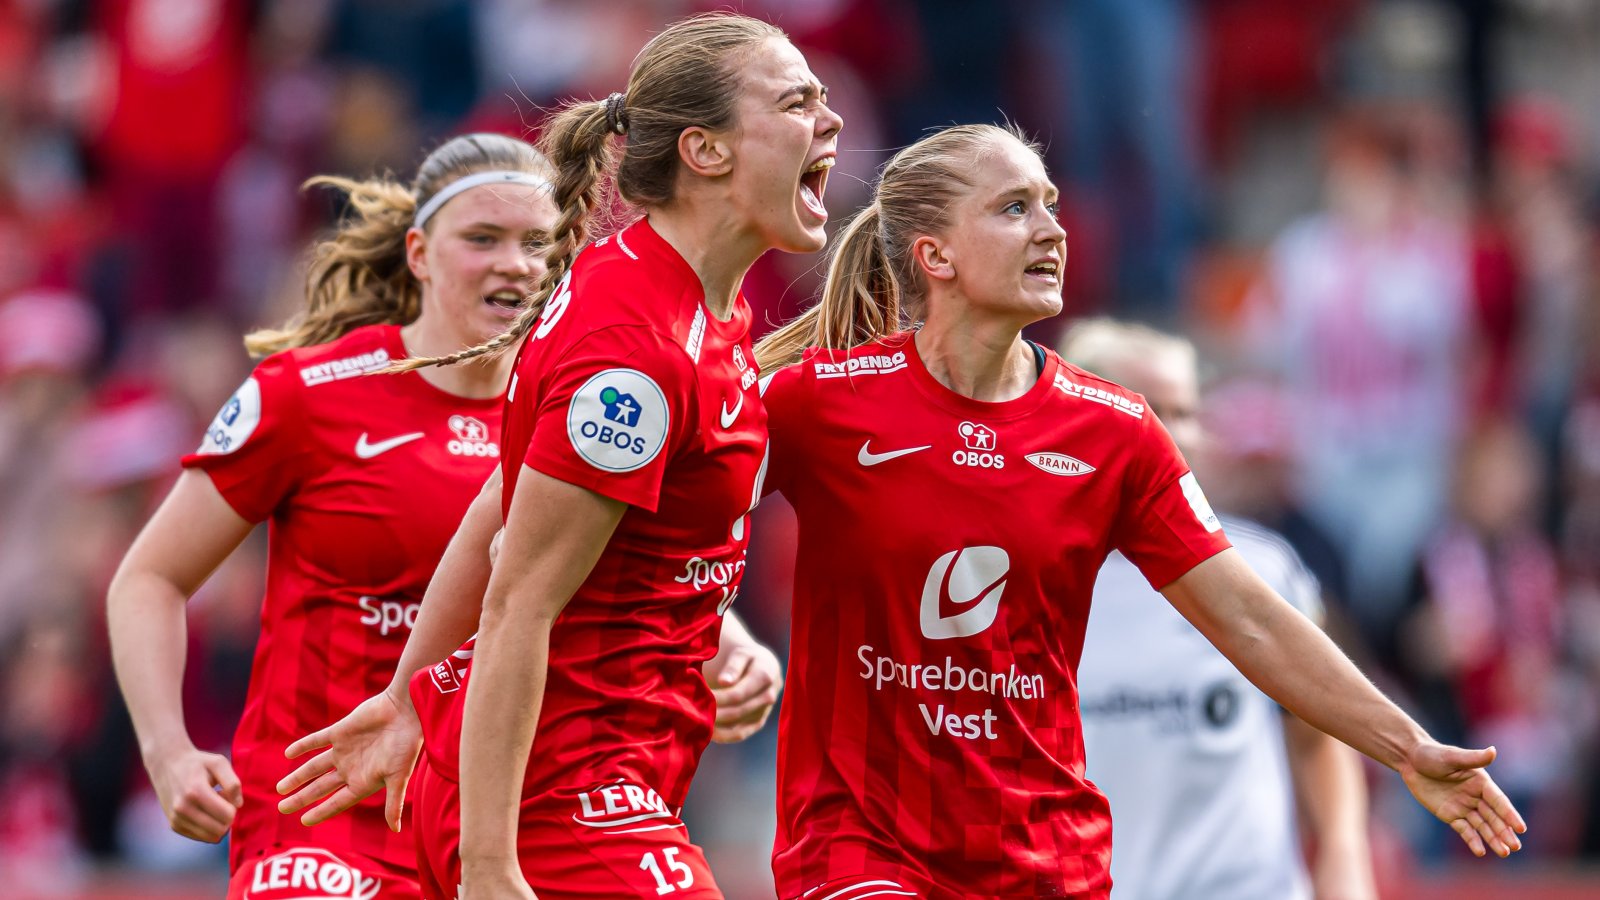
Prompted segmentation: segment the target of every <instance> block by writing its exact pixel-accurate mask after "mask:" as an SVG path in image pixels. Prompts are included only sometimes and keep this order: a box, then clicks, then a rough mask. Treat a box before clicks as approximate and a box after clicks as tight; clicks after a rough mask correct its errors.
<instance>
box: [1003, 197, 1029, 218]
mask: <svg viewBox="0 0 1600 900" xmlns="http://www.w3.org/2000/svg"><path fill="white" fill-rule="evenodd" d="M1024 211H1025V209H1024V207H1023V204H1022V201H1021V200H1013V201H1011V202H1010V203H1007V204H1006V208H1005V209H1004V210H1002V212H1005V213H1009V214H1011V215H1016V216H1020V215H1022V213H1023V212H1024Z"/></svg>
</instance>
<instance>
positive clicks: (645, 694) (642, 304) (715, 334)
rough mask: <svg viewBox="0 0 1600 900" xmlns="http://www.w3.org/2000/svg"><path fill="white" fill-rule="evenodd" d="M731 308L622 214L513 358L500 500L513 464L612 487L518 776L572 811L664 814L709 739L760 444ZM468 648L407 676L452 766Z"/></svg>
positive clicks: (672, 808)
mask: <svg viewBox="0 0 1600 900" xmlns="http://www.w3.org/2000/svg"><path fill="white" fill-rule="evenodd" d="M750 320H751V315H750V307H749V305H748V304H746V303H745V301H744V298H742V297H740V298H739V299H738V300H737V302H736V303H735V306H734V310H733V315H732V316H731V317H730V318H729V320H728V321H725V322H723V321H718V320H717V319H716V318H714V317H712V316H711V315H710V314H709V313H708V312H707V310H706V306H705V303H704V300H703V294H702V289H701V285H700V280H699V277H698V276H697V275H696V274H695V272H694V270H693V269H692V268H690V266H689V264H688V263H687V262H686V261H685V260H684V259H683V258H682V257H681V256H679V255H678V253H677V251H676V250H674V249H673V248H672V247H671V245H669V244H668V243H667V242H666V241H665V240H663V239H662V238H661V237H660V236H659V235H658V234H656V232H655V231H654V230H653V229H652V228H651V227H650V224H649V222H648V221H646V220H641V221H639V222H636V223H634V224H633V225H631V226H629V227H628V228H626V229H624V230H623V231H621V232H620V233H618V234H616V235H614V236H612V237H609V238H606V239H605V240H602V241H599V242H597V243H595V244H594V245H593V246H590V247H589V248H587V249H585V250H584V251H583V253H582V254H581V255H580V256H579V258H578V260H577V262H576V263H575V264H574V267H573V270H572V272H571V273H570V275H569V276H568V278H567V279H566V280H565V281H564V282H563V283H562V284H561V286H560V287H559V288H558V290H557V291H556V293H555V295H554V296H553V297H552V298H551V300H550V302H549V305H548V306H547V307H546V309H545V312H544V315H543V316H542V317H541V318H540V320H539V322H538V324H537V325H536V326H535V328H534V330H533V331H532V332H531V333H530V335H529V337H528V340H527V342H526V343H525V344H524V346H523V348H522V351H521V354H520V356H519V358H518V360H517V368H516V371H515V373H514V374H513V375H512V379H511V386H510V388H509V389H508V390H507V393H506V419H505V422H506V431H505V448H506V452H505V460H504V463H503V469H504V474H505V495H504V503H505V507H506V508H507V509H509V507H510V503H511V496H512V492H513V491H515V490H516V486H517V478H518V475H519V474H520V472H521V469H522V466H523V465H527V466H529V467H531V468H533V469H535V470H537V471H539V472H542V473H544V474H547V475H550V476H552V477H555V478H558V479H561V480H562V481H566V482H568V483H571V484H575V485H578V486H580V487H584V488H587V489H589V490H592V491H596V492H598V493H600V494H604V495H605V496H608V497H612V498H615V499H618V500H622V501H624V502H626V503H628V504H629V509H628V511H627V512H626V513H625V514H624V515H623V517H622V521H621V522H620V523H619V524H618V526H617V530H616V532H615V533H614V534H613V536H612V538H611V541H610V543H609V544H607V546H606V548H605V550H604V552H603V553H602V554H601V556H600V559H599V561H598V562H596V563H595V567H594V569H593V571H591V572H590V573H589V577H588V579H587V580H585V581H584V583H583V584H582V585H581V586H580V587H579V588H578V590H577V592H576V593H575V594H574V595H573V597H572V599H571V601H569V602H568V604H567V606H566V608H565V609H564V610H562V612H561V615H560V617H559V618H557V620H556V623H555V627H554V630H553V632H552V633H551V637H550V660H549V675H548V681H547V682H546V687H545V692H544V702H543V705H542V707H541V708H540V715H539V726H538V731H537V733H536V736H535V738H534V744H533V751H532V753H531V755H530V760H529V766H528V772H527V778H526V781H525V784H524V787H523V791H524V796H534V795H537V794H545V793H550V792H555V793H557V794H560V795H561V796H563V797H565V798H566V801H565V805H564V806H563V807H562V809H563V810H565V811H570V815H571V819H572V820H575V821H577V822H579V823H580V824H594V825H600V824H603V823H610V824H616V820H617V819H619V818H626V819H629V820H630V821H642V820H643V819H650V818H656V819H661V820H669V819H670V820H671V821H673V822H675V821H676V818H675V814H676V811H677V810H678V808H679V807H680V806H681V805H682V804H683V800H684V796H685V794H686V793H687V792H688V787H689V780H690V778H691V777H692V776H693V775H694V770H695V767H696V765H698V763H699V759H700V754H701V751H703V750H704V749H705V745H706V744H707V743H708V742H709V740H710V737H711V726H712V722H713V721H714V718H715V704H714V701H713V699H712V696H711V691H710V688H709V687H708V686H707V685H706V682H705V677H704V676H703V675H702V674H701V672H700V665H701V663H703V662H704V661H706V660H707V659H710V658H711V657H712V656H713V655H714V654H715V652H716V649H717V640H718V635H719V633H720V631H721V624H722V618H721V617H722V614H723V613H725V612H726V611H727V609H728V607H729V606H730V605H731V604H732V603H733V600H734V597H735V596H736V595H737V593H738V588H739V579H740V576H741V575H742V574H743V571H744V559H745V545H746V543H747V535H746V528H745V524H746V520H745V514H746V513H747V512H748V511H749V509H750V507H751V506H752V505H753V504H754V500H755V492H756V484H757V474H758V471H759V470H760V467H761V465H762V463H763V461H764V459H765V452H766V444H767V427H766V414H765V412H764V410H763V409H762V406H761V398H760V395H759V393H758V391H757V388H756V370H755V361H754V360H755V357H754V354H753V353H752V351H751V347H750V336H749V332H750ZM471 653H472V647H471V645H470V644H469V645H468V646H467V647H465V648H463V649H462V650H461V651H458V652H457V653H456V654H455V655H454V656H452V657H451V658H450V659H447V660H445V661H444V662H442V663H440V664H438V665H437V666H435V667H433V668H432V669H430V670H424V671H422V672H419V673H418V674H417V676H416V677H415V678H413V680H412V696H413V698H414V700H415V701H416V707H417V711H418V713H419V714H420V715H421V716H422V722H423V733H424V735H425V736H426V737H425V742H424V746H425V748H426V750H427V753H428V758H429V760H430V762H431V763H432V765H433V767H434V769H435V770H436V771H437V772H438V774H439V775H440V776H441V777H444V778H447V779H449V780H451V781H455V780H457V779H458V777H459V776H458V769H457V764H458V760H459V758H460V754H459V749H460V743H461V721H462V713H463V710H464V708H465V705H466V703H465V698H466V691H465V690H464V687H465V683H466V680H467V668H468V661H469V660H470V659H471ZM618 784H620V785H623V786H625V789H624V787H619V788H616V789H615V790H613V789H612V787H610V786H612V785H618ZM601 785H607V786H608V787H606V788H605V789H604V791H602V790H601V788H600V786H601ZM591 791H593V792H592V793H591ZM608 792H609V793H608ZM613 794H614V798H615V802H612V801H611V800H606V799H604V797H610V796H612V795H613ZM602 795H604V796H602ZM536 886H537V885H536Z"/></svg>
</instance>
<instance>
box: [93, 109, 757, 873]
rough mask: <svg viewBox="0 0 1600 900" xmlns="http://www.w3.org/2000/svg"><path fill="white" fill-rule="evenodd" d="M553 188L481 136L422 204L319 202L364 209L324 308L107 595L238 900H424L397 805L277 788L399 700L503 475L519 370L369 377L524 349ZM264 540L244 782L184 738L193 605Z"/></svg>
mask: <svg viewBox="0 0 1600 900" xmlns="http://www.w3.org/2000/svg"><path fill="white" fill-rule="evenodd" d="M554 175H555V171H554V169H552V168H551V167H550V165H549V163H548V162H547V161H546V160H545V159H544V158H543V157H541V156H540V155H539V154H538V153H537V152H536V151H535V150H534V149H533V148H532V147H531V146H529V145H528V144H526V143H524V142H522V141H518V140H514V139H511V138H507V137H503V136H499V135H491V134H477V135H466V136H462V137H458V138H455V139H453V140H450V141H448V142H446V143H444V144H443V145H441V146H440V147H439V148H438V149H437V150H435V151H434V152H433V153H431V154H430V155H429V156H428V157H427V159H425V160H424V161H423V163H422V165H421V166H420V167H419V169H418V171H417V174H416V177H415V178H414V179H413V181H412V183H411V184H410V185H404V184H400V183H396V182H392V181H389V180H384V179H373V180H369V181H364V182H357V181H352V180H349V179H343V178H319V179H314V180H313V181H312V182H311V183H312V184H319V185H328V186H331V187H335V188H338V189H340V190H343V191H345V192H346V193H348V194H349V197H350V204H351V213H352V214H351V215H350V216H349V217H348V218H347V219H346V220H345V221H344V222H343V223H342V224H341V226H340V227H339V229H338V231H337V232H336V233H335V234H334V235H333V236H332V237H331V238H330V239H328V240H326V241H324V242H322V243H321V244H319V245H318V247H317V249H316V253H315V255H314V259H313V264H312V268H311V272H310V278H309V282H308V290H307V308H306V310H305V311H304V312H303V313H302V314H301V315H300V316H299V317H298V318H297V319H296V320H295V321H293V322H291V323H290V324H289V325H287V326H285V327H284V328H283V329H281V330H268V331H261V332H257V333H255V334H252V335H251V336H250V337H249V338H247V340H246V343H247V346H248V347H249V348H250V350H251V351H252V352H254V353H257V354H271V355H270V356H268V357H267V358H266V359H265V360H263V361H262V362H261V363H260V365H259V366H258V367H257V368H256V370H255V372H254V373H253V374H252V375H251V376H250V378H249V379H248V380H247V381H246V382H245V383H244V385H243V386H242V387H240V389H239V390H238V392H237V393H235V395H234V396H233V398H232V399H230V400H229V401H228V403H227V404H226V405H225V406H224V408H223V409H222V411H221V412H220V413H218V415H217V418H216V420H215V421H213V422H212V424H211V426H210V428H209V429H208V430H207V432H206V436H205V439H204V441H203V443H202V445H201V447H200V449H199V450H198V451H197V452H196V453H195V454H193V455H191V456H189V457H186V458H185V459H184V461H183V462H184V467H185V471H184V473H183V474H182V476H180V478H179V479H178V483H177V484H176V486H175V487H174V488H173V491H172V493H171V495H170V496H169V497H168V498H167V500H166V501H165V503H163V505H162V506H161V508H160V509H159V510H158V511H157V513H156V514H155V516H154V518H153V519H152V520H151V522H150V523H149V524H148V525H147V526H146V527H145V529H144V531H143V533H142V534H141V535H140V537H139V539H138V540H137V541H136V542H135V544H134V546H133V547H132V548H131V549H130V550H129V552H128V555H127V558H126V559H125V560H124V561H123V564H122V567H121V569H120V570H119V572H118V574H117V577H116V578H115V580H114V582H113V584H112V586H111V590H110V594H109V597H108V618H109V622H110V628H111V639H112V649H113V652H114V657H115V663H116V668H117V674H118V678H119V680H120V682H121V684H122V687H123V694H124V697H125V698H126V700H127V703H128V706H129V709H130V710H131V712H132V714H133V719H134V724H135V727H136V729H137V730H138V734H139V738H140V749H141V752H142V754H143V757H144V762H145V766H146V768H147V770H148V771H149V773H150V779H151V782H152V784H153V785H154V787H155V789H156V793H157V795H158V797H159V798H160V800H161V804H162V807H163V809H164V810H165V811H166V812H167V815H168V818H169V820H170V822H171V825H172V828H173V830H174V831H176V832H177V833H179V834H182V835H185V836H187V837H190V838H194V839H196V840H202V841H212V842H214V841H218V840H220V839H221V838H222V837H223V835H224V834H228V833H231V835H232V843H231V846H230V851H231V853H230V862H231V871H232V875H233V877H232V879H231V882H230V888H229V893H230V896H232V897H236V898H237V897H243V896H248V897H251V898H254V900H270V898H280V897H303V896H307V892H308V891H312V892H314V893H329V894H334V893H339V892H340V891H345V892H347V893H348V895H350V896H360V897H367V898H372V897H383V898H389V897H397V898H399V897H416V896H417V895H418V890H419V889H418V886H417V881H416V878H417V876H416V862H415V850H414V847H413V845H412V842H411V840H410V836H409V835H405V836H401V835H397V834H395V833H394V832H393V831H392V830H391V829H390V828H388V827H386V826H385V822H384V809H383V806H382V804H381V803H372V804H363V805H362V806H361V807H360V808H358V809H357V810H356V811H355V812H354V813H353V814H352V815H351V816H350V817H348V819H347V820H346V821H344V822H343V823H341V824H340V825H338V826H333V827H328V828H323V829H317V830H315V831H312V830H308V829H307V828H306V827H305V826H303V825H302V824H300V823H299V822H296V821H294V820H292V819H289V818H286V817H284V816H282V815H280V814H279V813H278V812H277V811H276V810H275V809H274V808H273V807H274V802H275V801H276V799H277V798H276V796H275V795H274V794H273V792H272V787H273V785H275V784H276V782H277V781H278V779H280V778H282V777H283V776H284V775H285V774H286V773H287V772H288V770H289V769H290V768H291V767H292V766H291V765H290V764H288V763H286V762H285V760H284V759H283V756H282V752H283V748H284V747H285V746H286V745H287V744H288V743H289V742H290V741H291V740H293V739H294V738H296V737H298V736H299V735H301V734H304V733H305V732H306V731H308V730H310V729H312V728H316V727H320V726H321V725H323V724H325V723H327V722H329V721H332V720H334V719H337V718H338V717H339V716H342V715H344V714H345V713H347V712H349V711H350V709H351V708H352V707H354V706H355V705H356V703H358V702H359V701H360V700H361V699H362V698H365V697H367V696H368V695H370V694H371V693H372V692H373V691H374V690H376V689H377V688H379V687H381V686H382V685H383V684H384V682H385V680H386V679H387V678H388V677H389V675H390V673H391V672H392V671H393V668H394V665H395V661H396V659H397V658H398V657H399V654H400V649H401V647H402V646H403V645H404V643H405V638H406V635H407V634H408V633H409V631H410V629H411V625H412V623H413V621H414V619H415V617H416V615H417V610H418V602H419V601H420V599H421V597H422V592H423V588H424V586H425V585H426V584H427V583H428V579H429V576H430V575H431V574H432V572H433V569H434V565H435V564H436V563H437V562H438V560H439V558H440V555H441V554H442V553H443V551H444V547H445V543H446V541H447V540H448V539H449V536H450V534H451V533H452V532H453V530H454V527H455V524H456V522H457V521H459V519H460V517H461V515H462V513H463V511H464V510H465V509H466V507H467V504H468V503H469V502H470V501H471V499H472V497H473V496H474V495H475V494H476V493H477V492H478V490H479V488H480V487H481V486H482V485H483V483H484V480H485V478H486V477H488V476H489V475H490V473H491V472H492V471H494V470H495V464H496V461H497V456H498V455H499V452H500V450H499V446H500V419H501V405H502V402H501V396H502V395H503V393H504V390H505V384H506V379H507V377H508V374H509V368H510V366H509V363H508V362H501V363H498V364H496V365H491V366H482V367H463V368H461V369H451V370H429V371H427V372H425V373H412V374H407V375H402V376H399V377H364V376H366V375H367V374H368V373H371V372H374V371H376V370H380V369H384V368H386V367H388V366H390V365H391V364H392V363H393V362H394V361H395V360H399V359H404V358H406V357H408V356H411V355H425V356H426V355H436V354H440V353H445V352H450V351H453V350H455V349H459V348H462V347H468V346H473V345H475V344H478V343H481V342H482V341H485V340H488V339H490V338H492V337H493V336H495V335H496V334H499V333H500V332H502V331H503V330H504V329H505V328H506V326H507V325H508V323H509V322H510V320H511V318H512V317H513V316H514V315H515V314H516V312H517V308H518V306H519V304H520V303H521V300H522V298H523V296H524V295H525V294H526V292H527V291H528V289H529V288H530V286H531V285H532V283H533V280H534V279H535V278H537V277H538V276H539V275H540V274H541V273H542V272H543V271H544V265H543V261H542V251H543V249H544V245H545V244H546V242H547V241H548V233H549V231H550V229H551V227H552V225H553V224H554V222H555V220H556V208H555V205H554V203H553V202H552V201H551V200H550V196H549V192H550V186H551V180H552V179H553V177H554ZM264 520H265V521H268V522H270V539H269V545H270V549H269V552H270V561H269V569H268V573H267V593H266V599H265V601H264V604H263V609H262V630H261V638H260V641H259V643H258V645H257V648H256V656H255V663H254V666H253V671H252V675H251V681H250V688H249V695H248V699H247V703H246V708H245V711H244V717H243V721H242V722H241V724H240V727H239V730H238V733H237V736H236V739H235V743H234V753H233V759H232V761H231V763H230V761H229V760H228V758H226V757H224V756H221V755H218V754H214V753H209V752H205V751H203V750H200V749H198V748H196V747H195V746H194V745H193V743H192V742H191V741H190V739H189V736H188V733H187V730H186V728H185V726H184V719H183V709H182V703H181V698H180V682H181V680H182V674H183V665H184V637H183V635H184V601H185V600H186V599H187V598H188V596H189V595H190V594H192V593H193V592H194V590H195V589H196V588H197V587H198V586H199V585H200V583H201V582H202V581H203V580H204V579H205V577H206V576H207V575H208V574H209V573H210V572H211V571H212V570H213V569H215V568H216V566H217V565H218V564H220V563H221V561H222V560H223V559H224V558H225V557H226V556H227V555H228V554H229V553H231V552H232V551H233V549H234V548H235V547H237V546H238V544H239V543H240V542H241V541H242V540H243V539H244V537H245V536H246V535H247V534H248V533H249V532H250V530H251V529H252V528H253V527H254V525H255V523H257V522H261V521H264ZM730 632H733V633H734V634H735V636H737V634H738V632H737V630H736V629H730ZM763 652H764V651H762V650H759V649H756V648H745V649H744V650H743V651H742V654H741V652H740V651H739V650H738V649H736V648H735V649H730V652H729V654H728V655H727V656H726V657H725V659H726V660H728V661H729V662H730V663H731V665H730V666H728V667H727V669H728V671H729V672H735V671H737V673H738V674H741V675H746V674H749V673H750V672H751V670H752V669H754V670H756V672H761V673H766V676H765V677H767V678H772V677H776V662H775V660H770V658H769V657H770V655H767V656H762V653H763ZM740 655H742V656H743V657H745V658H748V659H757V660H759V665H756V666H743V667H741V660H740V659H739V658H737V657H738V656H740ZM713 674H720V673H713ZM760 682H761V678H760V677H756V676H754V675H752V676H751V677H745V678H742V679H740V681H739V683H738V684H736V685H734V686H732V687H730V688H728V689H727V690H728V691H730V692H732V691H737V692H741V693H748V692H749V691H747V690H746V689H747V688H749V687H751V686H752V684H753V685H754V687H755V688H756V689H757V690H759V689H760V688H761V684H760ZM391 812H393V813H394V814H395V816H396V817H395V823H396V824H398V808H395V809H394V810H392V811H391Z"/></svg>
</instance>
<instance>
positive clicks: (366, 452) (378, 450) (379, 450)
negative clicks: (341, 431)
mask: <svg viewBox="0 0 1600 900" xmlns="http://www.w3.org/2000/svg"><path fill="white" fill-rule="evenodd" d="M422 436H423V434H422V432H420V431H413V432H411V433H410V434H402V435H399V436H397V437H392V438H386V439H384V440H381V441H378V442H377V443H372V442H371V441H369V440H368V439H367V433H366V432H365V431H363V432H361V437H358V438H356V456H359V457H361V458H362V459H372V458H373V457H375V456H382V455H383V454H385V453H388V452H389V451H390V450H393V449H394V448H396V447H399V446H402V445H404V444H409V443H411V442H412V441H414V440H416V439H418V438H420V437H422Z"/></svg>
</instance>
